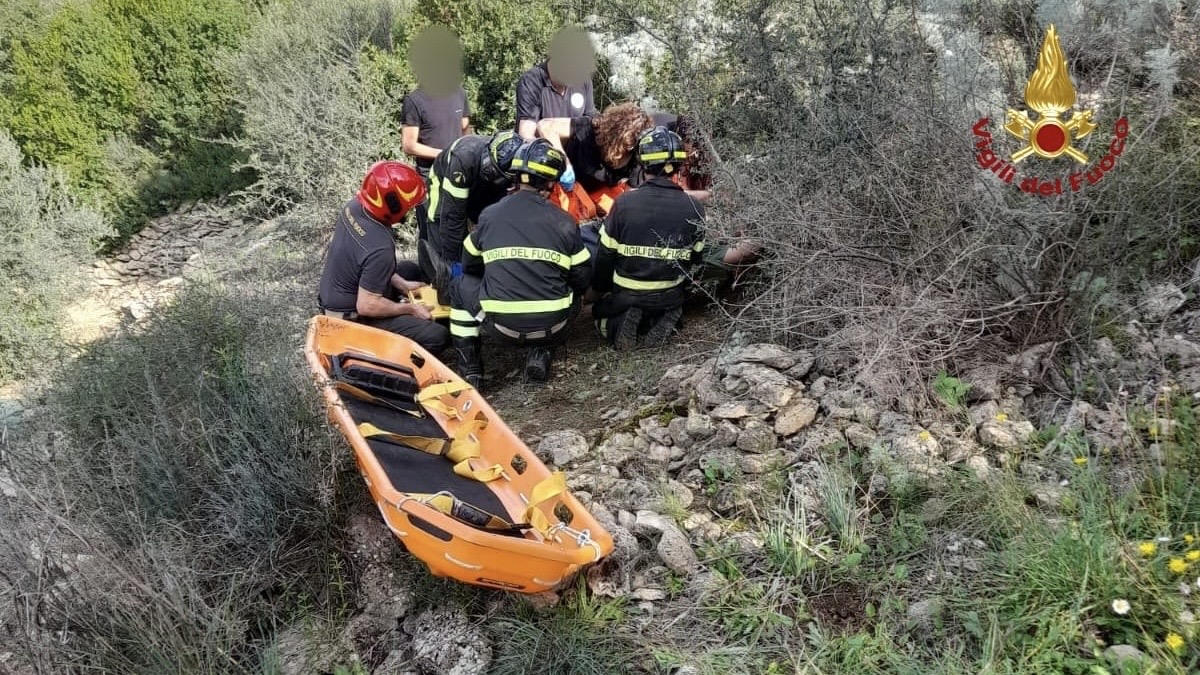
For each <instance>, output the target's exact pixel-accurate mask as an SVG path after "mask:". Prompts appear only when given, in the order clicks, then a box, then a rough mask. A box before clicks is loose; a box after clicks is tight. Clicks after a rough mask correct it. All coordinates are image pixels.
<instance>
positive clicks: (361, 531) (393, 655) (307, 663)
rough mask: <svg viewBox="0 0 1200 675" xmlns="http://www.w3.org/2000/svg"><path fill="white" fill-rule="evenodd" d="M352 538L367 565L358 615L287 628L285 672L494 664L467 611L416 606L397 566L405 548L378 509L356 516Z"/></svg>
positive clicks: (406, 674) (386, 671) (474, 669)
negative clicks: (338, 621) (342, 621)
mask: <svg viewBox="0 0 1200 675" xmlns="http://www.w3.org/2000/svg"><path fill="white" fill-rule="evenodd" d="M350 537H351V540H352V543H353V550H352V556H353V566H354V567H355V568H357V569H358V570H360V574H359V583H358V596H357V597H358V606H357V608H356V614H355V616H354V617H353V618H352V619H350V621H349V622H348V623H347V624H346V625H345V626H344V627H341V628H340V629H339V628H338V627H335V626H319V625H318V626H314V625H311V623H305V624H303V625H297V626H292V627H288V628H285V629H283V630H281V631H280V632H279V633H278V634H277V635H276V637H275V643H274V649H273V651H274V653H275V655H276V657H277V659H278V663H279V666H280V672H281V673H283V674H284V675H287V674H288V673H295V674H296V675H301V674H305V673H324V672H335V669H336V668H337V667H338V666H341V667H343V668H345V667H347V666H348V665H349V664H351V663H358V664H360V665H361V666H362V667H363V668H364V669H366V670H367V671H368V672H371V673H375V674H377V675H483V674H484V673H486V672H487V671H488V668H489V667H490V666H491V663H492V647H491V643H490V641H489V639H488V637H487V635H486V634H485V633H484V631H483V629H482V628H481V627H480V626H479V625H478V624H477V623H475V622H474V621H472V620H471V619H470V617H469V616H468V615H467V614H466V613H465V612H464V611H462V610H461V609H456V608H452V607H435V608H432V609H427V610H424V611H418V610H417V601H416V600H415V598H414V596H413V590H412V585H411V583H410V582H409V581H408V580H407V579H405V578H404V576H403V575H402V574H401V573H400V572H399V571H397V568H398V565H397V560H398V558H399V557H402V556H403V555H404V554H403V553H402V552H401V550H400V549H399V547H397V546H396V539H395V537H394V536H392V534H391V532H390V531H388V529H387V526H386V525H384V523H383V522H382V521H381V520H380V519H379V518H378V516H377V515H375V514H362V515H360V516H356V517H354V518H353V519H352V522H351V524H350ZM368 664H377V665H375V666H374V667H373V668H369V666H368ZM355 672H358V671H355Z"/></svg>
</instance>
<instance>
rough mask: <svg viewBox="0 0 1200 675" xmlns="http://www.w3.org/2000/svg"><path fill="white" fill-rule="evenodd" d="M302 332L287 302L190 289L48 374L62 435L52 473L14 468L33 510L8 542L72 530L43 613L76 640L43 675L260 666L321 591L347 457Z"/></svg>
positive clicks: (28, 462)
mask: <svg viewBox="0 0 1200 675" xmlns="http://www.w3.org/2000/svg"><path fill="white" fill-rule="evenodd" d="M300 329H301V323H300V317H299V316H297V314H296V313H295V310H294V308H293V307H291V306H290V303H288V302H287V301H286V298H283V297H271V296H269V295H265V294H264V293H262V292H254V291H241V292H235V291H232V290H230V289H226V288H211V289H201V290H190V291H188V292H186V293H185V294H184V295H183V296H182V297H180V298H179V300H178V302H177V303H176V304H175V305H174V306H172V307H170V308H169V309H167V310H166V311H165V312H164V313H163V314H162V315H161V316H160V317H158V318H157V319H156V320H155V321H154V322H153V323H152V324H150V325H149V326H147V327H146V328H145V329H144V330H143V332H141V333H139V334H136V335H128V336H124V337H119V338H116V339H113V340H110V341H108V342H103V343H99V344H97V345H95V346H94V348H93V349H92V350H91V351H90V352H88V353H87V354H85V355H83V356H82V357H80V358H79V359H78V360H77V361H76V362H74V363H73V364H71V365H70V366H68V367H67V368H64V369H63V370H62V371H60V372H59V373H57V375H56V376H55V377H54V381H53V383H52V386H51V389H50V394H49V404H48V405H49V408H48V410H49V414H48V415H47V423H48V424H50V425H52V427H53V429H54V431H55V432H56V433H59V434H62V436H61V440H60V441H59V442H57V443H55V444H54V454H53V456H52V457H51V459H50V461H49V462H47V461H46V459H45V458H44V456H43V454H42V452H37V451H31V452H29V453H28V454H21V455H20V456H19V457H16V458H13V459H12V460H11V461H12V462H13V464H14V465H15V467H14V468H15V469H16V472H17V474H18V476H19V477H20V478H21V479H23V480H24V481H26V482H27V484H28V485H30V486H33V487H34V488H35V489H34V491H33V493H32V494H36V495H38V500H30V501H29V502H28V503H25V504H24V505H23V506H24V507H25V508H27V509H29V510H30V511H31V512H32V513H34V514H35V515H36V517H35V518H33V519H32V520H33V522H32V524H26V525H25V527H23V528H14V530H12V531H9V532H6V535H7V536H6V537H5V539H6V540H7V543H9V544H11V545H14V546H18V547H20V546H24V545H25V543H24V542H26V541H29V540H30V539H31V538H32V537H34V536H35V534H34V532H31V531H30V530H28V529H25V528H27V527H35V528H40V529H43V530H44V529H53V530H56V531H58V532H68V533H71V534H70V535H66V536H56V537H52V538H51V539H50V542H51V543H50V544H48V548H47V550H46V551H45V555H44V558H43V560H45V561H46V562H45V563H44V564H46V565H57V566H58V567H59V568H61V571H62V572H64V573H63V574H62V576H61V577H60V578H58V583H57V585H56V587H55V591H54V593H50V594H44V595H41V596H40V598H41V602H40V607H39V619H38V620H39V621H40V622H42V624H43V625H52V626H56V627H61V628H62V629H65V630H68V631H70V632H71V633H72V635H73V636H74V637H73V638H72V639H71V640H68V641H65V643H63V644H59V645H55V646H54V648H53V649H48V650H44V651H42V652H40V656H41V658H42V659H43V660H45V662H46V663H47V664H48V666H49V667H50V670H51V671H53V672H63V669H64V668H66V667H68V666H71V667H74V668H81V669H94V670H100V671H105V672H223V673H224V672H257V671H256V659H257V656H256V655H255V650H254V649H253V648H252V647H253V646H254V642H255V640H256V639H258V638H259V637H262V636H264V635H265V634H266V633H267V632H268V631H269V630H270V629H271V627H272V622H273V621H274V620H276V617H277V616H283V615H286V614H287V613H288V612H289V611H294V607H295V605H296V604H297V603H299V602H301V601H303V600H304V599H305V598H313V597H318V596H319V595H320V592H321V589H322V586H323V585H324V584H325V582H326V580H327V578H328V576H327V575H326V572H327V571H328V570H327V569H326V567H325V566H326V565H330V564H334V563H336V555H335V553H334V551H335V549H334V548H333V541H334V538H333V536H332V534H331V533H332V532H333V529H332V528H331V523H332V522H333V519H334V517H335V513H336V512H335V510H334V509H332V508H330V505H329V503H328V501H329V500H328V495H329V490H330V489H331V485H330V483H331V480H332V476H330V475H329V474H328V473H327V472H326V470H325V467H326V466H327V465H328V462H329V457H330V453H331V452H332V451H333V448H335V447H337V448H339V449H340V447H341V446H340V444H338V445H334V444H333V443H332V441H333V436H332V434H331V433H330V432H329V430H328V428H327V427H326V425H324V424H323V419H322V417H323V415H322V410H321V409H320V407H319V397H317V396H315V395H314V391H313V389H312V386H311V380H310V377H309V375H308V374H307V372H306V371H304V370H303V368H302V367H301V366H300V364H299V363H298V362H297V361H296V359H295V356H294V354H295V343H296V341H297V339H298V333H299V332H300ZM35 450H36V448H35ZM322 495H325V496H324V497H322ZM39 536H40V535H39ZM39 541H40V539H39ZM83 544H86V545H87V547H88V548H87V549H86V550H87V552H88V554H89V555H88V556H86V559H82V560H80V559H76V558H75V557H74V556H73V555H71V552H72V551H73V550H78V549H79V546H81V545H83ZM60 554H61V555H60ZM60 558H61V560H60ZM35 571H36V570H35ZM73 572H74V573H73ZM305 580H311V581H312V584H313V585H311V586H310V585H307V582H306V581H305ZM27 581H28V583H30V584H35V583H36V582H37V580H36V578H31V579H29V580H27ZM23 583H24V582H23ZM24 590H25V591H27V592H30V593H37V592H38V591H37V589H36V588H35V587H34V586H32V585H31V586H30V587H27V588H24Z"/></svg>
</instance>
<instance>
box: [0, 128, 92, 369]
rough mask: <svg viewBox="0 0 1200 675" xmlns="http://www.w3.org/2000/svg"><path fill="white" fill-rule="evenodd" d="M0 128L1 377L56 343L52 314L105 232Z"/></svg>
mask: <svg viewBox="0 0 1200 675" xmlns="http://www.w3.org/2000/svg"><path fill="white" fill-rule="evenodd" d="M22 160H23V158H22V156H21V152H20V150H19V149H18V148H17V144H16V142H15V141H14V140H13V138H12V137H11V136H9V135H8V134H7V133H6V132H4V131H3V130H0V222H4V223H5V225H4V227H3V228H0V286H3V287H4V288H5V289H7V290H6V292H5V293H3V294H0V316H3V317H4V321H2V322H0V382H3V381H5V380H8V379H10V378H12V377H14V376H18V375H22V374H24V373H25V372H27V370H28V369H29V368H32V367H36V366H38V365H39V364H40V363H42V362H43V361H44V359H45V358H46V357H47V356H55V355H57V354H58V353H59V351H60V343H61V339H60V336H59V334H58V328H59V320H60V318H61V316H62V313H63V310H64V309H65V308H66V306H67V304H68V303H70V302H71V300H72V299H73V298H74V294H75V292H76V291H77V289H78V288H79V287H80V283H79V282H80V281H81V280H82V276H83V275H82V270H83V269H84V266H85V265H86V264H87V262H88V261H89V259H90V257H91V253H92V251H93V246H94V245H95V244H96V242H97V241H98V240H99V238H100V237H103V236H105V235H107V234H108V233H109V229H108V226H107V224H106V222H105V219H104V218H103V216H101V215H100V214H99V213H96V212H95V211H92V210H91V209H88V208H85V207H83V206H81V205H79V204H78V203H77V202H76V201H75V200H74V199H72V198H71V197H70V195H69V193H68V190H67V184H66V181H65V180H64V178H63V176H62V175H61V174H60V173H59V172H58V171H55V170H52V169H46V168H42V167H38V166H33V167H26V166H24V165H23V161H22Z"/></svg>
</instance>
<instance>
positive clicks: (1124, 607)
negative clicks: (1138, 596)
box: [1112, 598, 1130, 616]
mask: <svg viewBox="0 0 1200 675" xmlns="http://www.w3.org/2000/svg"><path fill="white" fill-rule="evenodd" d="M1129 609H1130V608H1129V601H1128V600H1122V599H1121V598H1117V599H1116V600H1113V601H1112V611H1113V612H1115V613H1117V614H1120V615H1121V616H1125V615H1126V614H1128V613H1129Z"/></svg>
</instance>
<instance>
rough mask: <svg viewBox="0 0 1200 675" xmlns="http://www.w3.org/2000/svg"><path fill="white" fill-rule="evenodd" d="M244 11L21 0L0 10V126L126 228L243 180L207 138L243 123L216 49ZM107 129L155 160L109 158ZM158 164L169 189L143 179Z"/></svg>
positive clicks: (100, 0) (97, 0) (241, 27)
mask: <svg viewBox="0 0 1200 675" xmlns="http://www.w3.org/2000/svg"><path fill="white" fill-rule="evenodd" d="M249 17H250V14H249V12H248V11H247V10H246V8H245V7H244V6H243V5H242V3H239V2H236V1H235V0H202V1H201V2H186V1H183V0H157V1H156V2H152V3H149V2H145V1H143V0H92V1H91V2H79V3H68V4H64V5H62V6H61V7H58V8H56V9H54V10H53V12H52V13H50V12H48V11H47V10H46V9H44V8H43V7H42V6H41V5H38V4H36V3H28V4H26V5H20V4H18V5H16V6H14V8H12V9H9V10H6V13H5V14H3V15H0V51H3V52H7V53H8V54H9V57H8V58H6V59H4V60H3V61H0V92H2V93H3V103H2V104H0V125H2V126H5V127H7V128H9V129H10V131H11V133H12V135H13V136H14V137H15V138H16V139H17V141H18V142H19V143H20V146H21V149H22V150H23V152H24V153H25V154H26V155H27V156H28V157H29V158H30V159H32V160H35V161H39V162H43V163H48V164H55V165H58V166H60V167H61V168H62V169H63V170H64V171H65V172H66V173H67V175H68V177H69V178H70V180H71V183H72V184H73V185H74V186H75V187H77V188H79V189H81V190H82V191H83V192H84V193H85V194H87V195H88V196H89V197H91V198H94V199H97V200H98V201H99V202H100V203H101V204H102V205H103V207H104V208H105V211H106V212H107V213H108V214H109V215H110V216H113V219H114V221H115V222H116V224H117V229H118V234H119V235H121V236H122V237H123V236H127V235H128V234H130V233H132V232H133V231H136V229H137V228H139V227H140V226H141V224H142V222H144V220H145V218H146V216H147V215H155V214H157V213H160V212H161V211H162V209H163V207H164V206H169V205H171V204H174V203H177V202H178V201H180V200H183V199H196V198H201V197H207V196H211V195H214V194H221V193H223V192H227V191H229V190H232V189H235V188H236V187H240V186H241V185H242V184H244V180H245V179H244V177H241V176H238V175H236V174H234V173H233V172H232V170H231V164H232V163H233V162H234V161H235V160H237V159H239V158H238V157H236V156H234V155H231V153H230V152H229V148H228V147H227V146H217V149H218V150H219V151H216V152H214V148H213V142H214V141H215V140H216V139H219V138H221V137H222V136H226V135H229V134H232V133H233V132H235V131H236V129H237V127H238V123H239V120H238V118H237V116H236V114H235V113H234V112H233V111H232V109H231V106H230V105H229V97H230V92H229V88H228V86H227V83H226V81H225V79H224V78H223V77H222V76H221V73H220V72H219V71H218V70H217V67H216V55H217V54H218V53H220V52H224V51H226V50H229V49H231V48H233V47H234V46H235V45H236V44H237V42H238V40H239V39H240V36H241V35H242V33H243V32H244V31H245V30H246V28H247V26H248V23H249ZM26 24H27V25H26ZM18 27H19V29H18ZM114 139H116V140H117V142H118V143H121V142H125V141H126V140H128V141H132V142H134V143H136V144H138V145H139V146H140V147H141V148H142V149H143V150H144V151H146V152H147V153H149V154H151V155H152V156H153V157H154V158H155V161H154V162H153V163H154V164H155V166H154V168H153V170H152V171H144V170H143V171H138V172H135V173H125V171H126V169H127V168H128V166H129V163H128V162H120V161H118V162H113V161H111V159H112V158H111V153H110V152H109V146H110V144H111V143H112V142H113V141H114ZM143 164H144V163H141V162H139V163H137V166H138V167H139V168H144V166H143ZM158 171H165V172H167V173H170V174H172V175H173V176H174V179H173V180H172V181H170V184H171V189H170V190H169V191H167V190H163V189H162V188H161V184H159V183H153V182H152V183H149V184H147V186H146V187H148V188H149V189H143V181H146V180H147V179H148V178H149V177H150V176H152V175H154V174H155V173H156V172H158ZM160 202H167V203H166V204H163V203H160Z"/></svg>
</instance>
